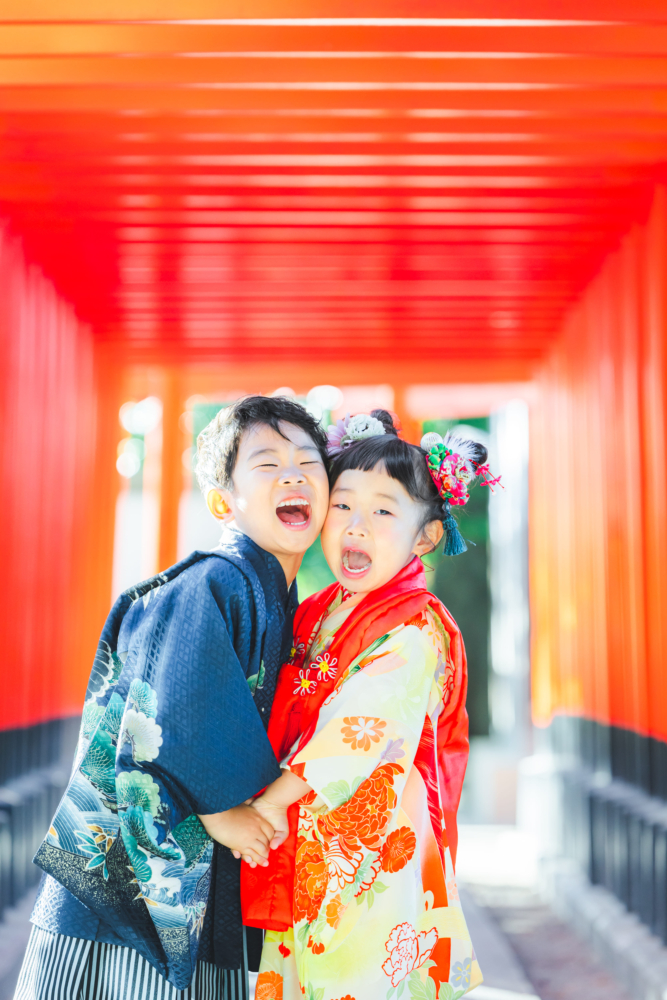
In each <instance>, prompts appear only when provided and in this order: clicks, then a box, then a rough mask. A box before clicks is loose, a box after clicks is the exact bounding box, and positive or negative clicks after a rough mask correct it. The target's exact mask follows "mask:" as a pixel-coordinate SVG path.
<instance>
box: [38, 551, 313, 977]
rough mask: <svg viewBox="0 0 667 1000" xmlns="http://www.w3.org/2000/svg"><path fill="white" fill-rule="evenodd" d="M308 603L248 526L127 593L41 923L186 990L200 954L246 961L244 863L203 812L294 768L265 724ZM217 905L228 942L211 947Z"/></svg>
mask: <svg viewBox="0 0 667 1000" xmlns="http://www.w3.org/2000/svg"><path fill="white" fill-rule="evenodd" d="M281 588H282V589H281ZM295 600H296V592H295V591H294V592H290V593H289V595H288V591H287V586H286V582H285V575H284V573H283V571H282V569H281V567H280V565H279V563H278V562H277V560H275V559H274V557H273V556H270V555H269V554H268V553H264V552H263V551H262V550H261V549H259V547H258V546H256V545H255V543H254V542H252V541H251V540H250V539H248V538H246V537H245V536H243V535H241V534H240V533H238V532H228V533H227V534H226V536H225V539H224V543H223V547H221V548H219V549H217V550H214V551H212V552H196V553H193V554H192V555H191V556H190V557H188V559H186V560H184V561H183V562H181V563H179V564H177V565H176V566H174V567H172V568H171V569H170V570H167V572H166V573H164V574H161V575H160V576H158V577H154V578H153V579H151V580H149V581H147V582H146V583H144V584H140V585H139V586H138V587H136V588H133V589H132V590H130V591H127V592H126V593H124V594H123V595H122V596H121V597H120V598H119V599H118V601H117V602H116V605H115V606H114V608H113V610H112V613H111V615H110V616H109V619H108V620H107V623H106V625H105V628H104V631H103V633H102V637H101V639H100V643H99V647H98V651H97V656H96V659H95V664H94V666H93V670H92V673H91V677H90V681H89V684H88V691H87V695H86V701H85V705H84V709H83V720H82V724H81V732H80V738H79V744H78V749H77V756H76V760H75V763H74V768H73V772H72V776H71V779H70V782H69V785H68V788H67V790H66V792H65V795H64V797H63V799H62V801H61V803H60V805H59V806H58V809H57V812H56V815H55V816H54V818H53V820H52V823H51V826H50V828H49V831H48V833H47V835H46V839H45V841H44V843H43V844H42V846H41V847H40V849H39V851H38V853H37V856H36V858H35V860H36V862H37V864H38V865H40V867H41V868H43V869H44V871H45V872H47V873H48V875H47V878H46V879H45V880H43V882H42V886H41V889H40V895H39V897H38V900H37V904H36V907H35V911H34V913H33V917H32V920H33V923H35V924H36V925H37V926H39V927H42V928H43V929H44V930H50V931H53V932H56V933H61V934H65V935H68V936H72V937H80V938H85V939H88V940H102V941H107V942H111V943H115V944H120V945H124V946H126V947H130V948H133V949H135V950H136V951H138V952H139V953H140V954H141V955H143V956H144V958H146V959H147V960H148V961H149V962H150V963H151V964H152V965H153V966H154V967H155V968H156V969H157V970H158V972H160V974H161V975H163V976H165V977H166V978H168V980H169V982H170V983H171V984H172V985H173V986H175V987H176V988H177V989H184V988H185V987H187V986H188V985H189V983H190V981H191V979H192V976H193V974H194V970H195V968H196V964H197V961H198V960H203V961H211V960H215V964H217V965H218V966H219V967H221V968H239V967H241V965H242V962H243V947H244V943H243V942H244V938H243V929H242V925H241V913H240V899H239V877H240V873H239V863H238V862H237V861H235V860H234V859H233V858H232V856H231V853H230V852H226V848H219V847H217V846H216V847H215V849H214V844H213V843H212V841H211V839H210V838H209V837H208V835H207V833H206V831H205V830H204V828H203V826H202V825H201V823H200V821H199V818H198V814H206V813H213V812H219V811H222V810H224V809H229V808H230V807H232V806H235V805H238V803H239V802H242V801H244V799H246V798H247V797H248V796H249V795H252V794H255V793H257V791H258V790H259V789H261V788H262V787H264V786H265V785H266V784H267V783H268V782H269V781H272V780H274V778H276V777H277V776H278V774H279V773H280V772H279V769H278V765H277V761H276V759H275V755H274V752H273V750H272V748H271V744H270V742H269V740H268V737H267V734H266V730H265V724H264V722H263V720H264V719H267V718H268V716H269V710H270V705H271V702H272V698H273V691H274V688H275V683H276V679H277V675H278V667H279V663H280V655H281V645H282V644H283V643H284V641H285V639H286V640H287V645H286V646H285V647H284V654H285V653H286V652H287V650H288V649H289V641H290V633H291V617H292V613H293V608H294V603H295ZM272 602H273V603H272ZM284 654H283V655H284ZM224 852H226V855H225V853H224ZM227 856H228V859H227V860H225V858H226V857H227ZM228 862H229V863H228ZM227 869H229V870H227ZM221 871H222V874H223V875H226V878H225V879H222V878H221V877H220V873H221ZM213 902H214V903H215V906H212V905H209V904H211V903H213ZM215 911H220V913H221V918H220V921H221V928H220V932H219V935H218V936H219V937H222V938H224V941H223V944H224V945H225V949H226V950H224V951H221V949H219V948H217V942H216V941H214V943H213V945H210V944H209V943H207V933H208V936H209V937H211V938H213V937H214V935H215V934H216V932H217V930H218V928H217V927H216V926H215V925H212V923H211V921H210V920H209V921H208V922H207V916H208V915H209V914H210V913H211V912H212V913H213V914H214V916H215ZM214 946H216V948H217V950H214V951H213V953H212V954H210V952H211V949H212V948H213V947H214Z"/></svg>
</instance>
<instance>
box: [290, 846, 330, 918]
mask: <svg viewBox="0 0 667 1000" xmlns="http://www.w3.org/2000/svg"><path fill="white" fill-rule="evenodd" d="M328 881H329V872H328V870H327V864H326V861H325V860H324V854H323V852H322V846H321V844H319V843H318V842H317V841H316V840H307V841H306V842H305V844H302V845H301V847H300V848H299V850H298V852H297V855H296V865H295V871H294V922H295V923H298V922H299V920H303V919H304V917H305V919H306V920H307V921H308V923H312V921H313V920H316V919H317V914H318V913H319V912H320V906H321V905H322V901H323V899H324V896H325V894H326V891H327V883H328Z"/></svg>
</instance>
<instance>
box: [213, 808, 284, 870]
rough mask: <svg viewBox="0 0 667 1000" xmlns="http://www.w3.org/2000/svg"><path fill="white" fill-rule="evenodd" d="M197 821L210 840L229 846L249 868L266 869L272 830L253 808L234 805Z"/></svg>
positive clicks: (236, 856) (272, 835)
mask: <svg viewBox="0 0 667 1000" xmlns="http://www.w3.org/2000/svg"><path fill="white" fill-rule="evenodd" d="M199 819H200V820H201V822H202V825H203V827H204V829H205V830H206V832H207V833H208V835H209V837H212V838H213V839H214V840H217V841H218V843H219V844H224V846H225V847H228V848H229V849H230V851H231V852H232V854H233V855H234V857H235V858H241V857H242V858H243V860H244V861H247V862H248V864H249V865H250V867H251V868H255V867H256V866H257V865H261V867H263V868H266V866H267V865H268V863H269V842H270V841H272V839H273V838H274V828H273V826H272V825H271V823H270V822H267V821H266V819H265V818H264V817H263V816H262V815H261V813H260V812H259V811H258V810H257V809H255V808H253V806H249V805H245V804H244V805H240V806H234V808H233V809H227V810H226V811H225V812H220V813H212V814H211V815H209V816H200V817H199Z"/></svg>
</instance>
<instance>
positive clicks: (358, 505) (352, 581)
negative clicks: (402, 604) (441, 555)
mask: <svg viewBox="0 0 667 1000" xmlns="http://www.w3.org/2000/svg"><path fill="white" fill-rule="evenodd" d="M422 512H423V508H422V507H421V505H420V504H418V503H416V502H415V501H414V500H413V499H412V497H411V496H410V495H409V494H408V492H407V491H406V489H405V488H404V487H403V486H402V484H401V483H399V482H398V481H397V480H396V479H392V478H391V476H389V475H387V473H386V472H385V469H384V466H382V465H378V466H376V468H375V469H373V470H372V471H371V472H362V471H361V470H359V469H348V470H346V471H345V472H343V473H341V475H340V477H339V479H338V481H337V482H336V484H335V486H334V488H333V490H332V491H331V497H330V501H329V512H328V514H327V519H326V521H325V522H324V527H323V529H322V549H323V551H324V555H325V557H326V560H327V562H328V564H329V566H330V568H331V571H332V573H333V574H334V576H335V577H336V579H337V580H338V581H339V582H340V583H342V584H343V586H344V587H345V588H346V589H347V590H349V591H351V592H352V593H367V592H368V591H371V590H376V589H377V588H378V587H381V586H383V585H384V584H385V583H388V582H389V581H390V580H391V579H392V578H393V577H395V576H396V574H397V573H398V572H399V570H401V569H403V567H404V566H406V565H407V564H408V563H409V562H410V560H411V559H412V557H413V555H423V554H424V553H425V552H430V551H431V549H432V548H433V544H432V541H431V540H429V538H428V537H426V535H425V533H424V531H422V529H421V528H420V521H421V517H422ZM438 523H439V522H434V524H435V525H437V524H438Z"/></svg>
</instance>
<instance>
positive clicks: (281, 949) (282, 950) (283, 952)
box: [278, 941, 292, 958]
mask: <svg viewBox="0 0 667 1000" xmlns="http://www.w3.org/2000/svg"><path fill="white" fill-rule="evenodd" d="M278 951H279V952H280V954H281V955H282V956H283V958H289V956H290V955H291V954H292V952H291V950H290V949H289V948H288V947H287V945H284V944H283V943H282V941H281V942H280V944H279V945H278Z"/></svg>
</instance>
